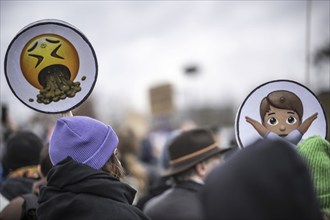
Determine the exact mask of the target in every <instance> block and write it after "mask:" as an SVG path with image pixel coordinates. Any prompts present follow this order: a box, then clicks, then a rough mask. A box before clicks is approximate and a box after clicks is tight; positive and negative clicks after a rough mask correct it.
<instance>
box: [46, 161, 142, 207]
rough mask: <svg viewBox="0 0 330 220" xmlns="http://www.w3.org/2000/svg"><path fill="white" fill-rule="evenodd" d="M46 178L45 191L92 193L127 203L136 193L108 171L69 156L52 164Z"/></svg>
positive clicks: (131, 200)
mask: <svg viewBox="0 0 330 220" xmlns="http://www.w3.org/2000/svg"><path fill="white" fill-rule="evenodd" d="M47 180H48V183H47V189H45V190H46V191H48V190H50V191H52V190H55V191H58V190H60V191H64V192H71V193H74V194H78V193H85V194H93V195H95V196H100V197H106V198H111V199H113V200H116V201H120V202H125V203H129V204H131V203H132V202H133V200H134V196H135V193H136V191H135V190H134V189H133V188H132V187H130V186H129V185H127V184H124V183H122V182H120V181H119V180H118V179H116V178H114V177H112V176H110V175H109V174H108V173H106V172H103V171H99V170H95V169H93V168H91V167H89V166H87V165H84V164H79V163H77V162H76V161H74V160H72V159H71V158H70V157H68V158H67V159H65V160H63V161H62V162H60V163H59V164H57V165H56V166H54V167H53V168H52V169H51V170H50V171H49V173H48V179H47ZM109 180H110V181H109ZM41 193H43V192H41ZM46 199H48V198H46ZM41 202H42V201H41Z"/></svg>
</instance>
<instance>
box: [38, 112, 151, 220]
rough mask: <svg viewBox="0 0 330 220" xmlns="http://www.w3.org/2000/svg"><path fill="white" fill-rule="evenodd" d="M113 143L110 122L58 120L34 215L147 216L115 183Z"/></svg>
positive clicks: (130, 192) (127, 189) (129, 191)
mask: <svg viewBox="0 0 330 220" xmlns="http://www.w3.org/2000/svg"><path fill="white" fill-rule="evenodd" d="M118 142H119V140H118V137H117V134H116V133H115V131H114V130H113V129H112V128H111V126H108V125H105V124H103V123H102V122H100V121H98V120H95V119H93V118H90V117H87V116H72V117H62V118H59V119H57V121H56V124H55V127H54V131H53V133H52V136H51V139H50V142H49V156H50V159H51V162H52V164H53V168H52V169H51V170H50V171H49V173H48V176H47V185H46V186H43V187H41V189H40V195H39V201H38V203H39V207H38V208H37V217H38V219H40V220H43V219H47V220H52V219H56V220H57V219H62V220H64V219H80V220H83V219H149V217H147V216H146V215H145V214H144V213H143V212H142V211H141V210H139V209H138V208H136V207H135V206H133V205H132V202H133V200H134V197H135V193H136V190H134V189H133V188H132V187H131V186H129V185H127V184H125V183H123V182H121V181H120V178H121V177H123V175H124V170H123V167H122V166H121V163H120V161H119V160H118V158H117V155H116V151H117V145H118Z"/></svg>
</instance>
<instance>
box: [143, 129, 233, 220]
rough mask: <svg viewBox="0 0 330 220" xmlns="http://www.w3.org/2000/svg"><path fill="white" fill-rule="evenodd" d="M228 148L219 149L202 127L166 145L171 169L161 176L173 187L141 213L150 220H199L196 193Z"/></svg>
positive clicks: (207, 131) (211, 135)
mask: <svg viewBox="0 0 330 220" xmlns="http://www.w3.org/2000/svg"><path fill="white" fill-rule="evenodd" d="M228 150H229V149H221V148H219V146H218V144H217V142H216V141H215V139H214V134H213V133H212V132H211V131H210V130H209V129H205V128H194V129H191V130H188V131H184V132H182V133H181V134H179V135H177V136H176V137H174V138H173V140H172V141H171V142H170V144H169V145H168V152H169V159H170V166H169V168H168V169H167V170H165V172H164V174H163V176H164V177H169V176H170V177H172V179H173V180H174V184H173V186H172V187H171V188H169V189H167V190H166V191H165V192H163V193H162V194H160V195H158V196H156V197H154V198H152V199H151V200H149V201H148V202H147V203H146V204H145V207H144V209H143V212H144V213H145V214H146V215H148V216H149V217H150V218H151V219H153V220H157V219H162V220H167V219H175V220H180V219H189V220H194V219H202V217H203V216H202V209H201V207H202V206H201V203H200V199H199V192H200V190H201V189H202V187H203V184H204V182H203V181H204V179H205V177H206V176H207V174H208V173H209V172H210V171H211V170H212V169H213V168H214V167H215V166H216V165H218V164H219V162H220V160H221V156H222V155H223V154H224V153H225V152H226V151H228Z"/></svg>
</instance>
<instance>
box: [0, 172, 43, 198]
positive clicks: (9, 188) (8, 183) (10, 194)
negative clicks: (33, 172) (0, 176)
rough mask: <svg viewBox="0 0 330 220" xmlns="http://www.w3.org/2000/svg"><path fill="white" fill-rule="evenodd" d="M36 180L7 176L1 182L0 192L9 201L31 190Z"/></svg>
mask: <svg viewBox="0 0 330 220" xmlns="http://www.w3.org/2000/svg"><path fill="white" fill-rule="evenodd" d="M36 181H37V180H36V179H30V178H24V177H8V178H7V179H5V181H4V182H2V185H1V189H0V192H1V194H2V195H3V196H4V197H5V198H6V199H8V200H9V201H10V200H12V199H13V198H15V197H17V196H20V195H23V194H26V193H30V192H32V185H33V183H34V182H36Z"/></svg>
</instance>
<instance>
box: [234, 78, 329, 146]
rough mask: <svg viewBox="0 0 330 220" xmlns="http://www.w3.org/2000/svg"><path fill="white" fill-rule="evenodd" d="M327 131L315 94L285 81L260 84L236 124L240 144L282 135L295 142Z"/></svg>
mask: <svg viewBox="0 0 330 220" xmlns="http://www.w3.org/2000/svg"><path fill="white" fill-rule="evenodd" d="M299 97H303V100H302V99H300V98H299ZM256 106H259V109H258V108H256ZM326 130H327V124H326V119H325V115H324V111H323V109H322V106H321V105H320V103H319V102H318V100H317V98H316V96H315V95H314V94H313V93H312V92H311V91H310V90H309V89H307V88H306V87H304V86H302V85H301V84H298V83H296V82H293V81H288V80H277V81H272V82H269V83H266V84H263V85H261V86H259V87H258V88H257V89H255V90H254V91H253V92H252V93H250V95H249V96H248V97H247V98H246V99H245V101H244V102H243V104H242V105H241V107H240V109H239V111H238V113H237V116H236V123H235V132H236V139H237V142H238V143H239V146H240V147H244V146H247V145H249V144H251V143H252V142H253V141H256V140H257V139H260V138H270V139H278V138H282V139H284V140H286V141H288V142H290V143H291V144H293V145H297V144H298V143H299V141H300V140H301V139H302V138H303V137H305V136H310V135H321V136H323V137H325V134H326Z"/></svg>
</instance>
